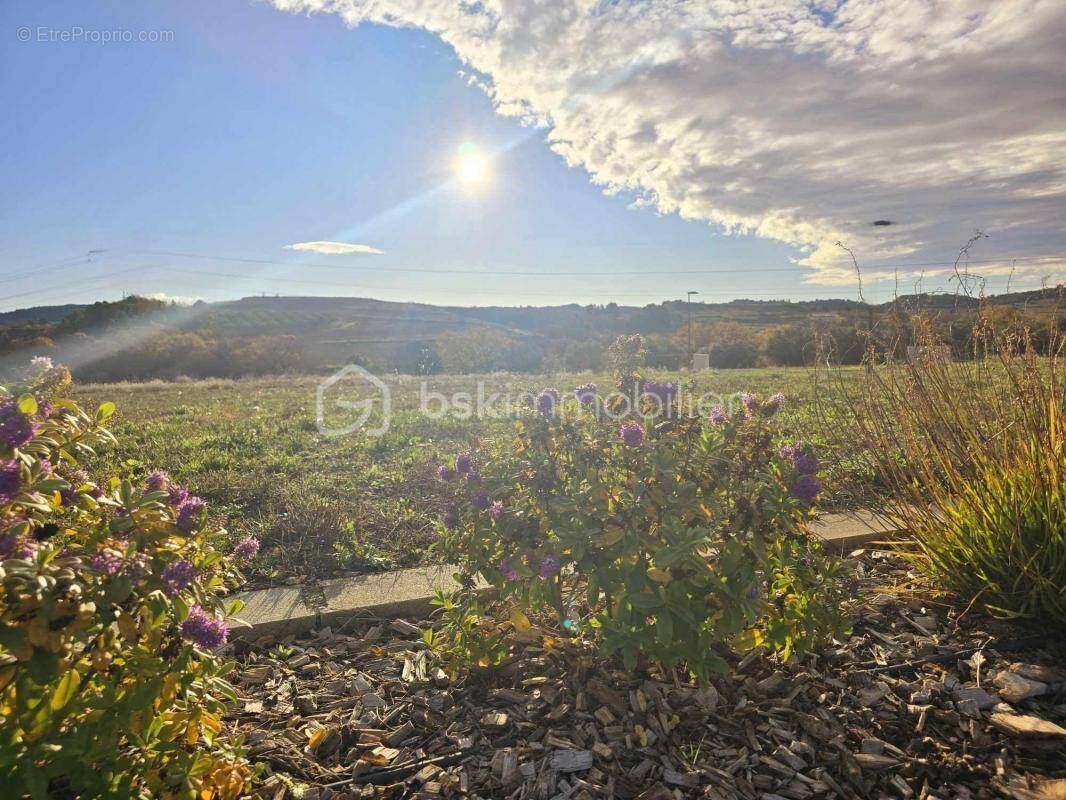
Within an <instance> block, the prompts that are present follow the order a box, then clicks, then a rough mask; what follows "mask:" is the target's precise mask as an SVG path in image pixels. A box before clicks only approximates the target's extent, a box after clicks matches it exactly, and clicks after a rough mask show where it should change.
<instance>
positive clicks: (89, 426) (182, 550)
mask: <svg viewBox="0 0 1066 800" xmlns="http://www.w3.org/2000/svg"><path fill="white" fill-rule="evenodd" d="M19 383H20V384H21V385H18V386H12V385H11V384H9V388H10V389H12V391H7V390H4V391H2V392H0V408H3V409H4V411H3V412H2V413H0V416H2V417H3V420H4V422H3V425H4V426H5V427H4V431H5V437H4V441H3V442H2V443H0V742H2V745H0V781H2V782H3V785H4V787H5V789H4V792H3V794H4V796H5V797H8V796H10V797H31V798H35V799H36V798H53V797H54V798H68V797H69V798H73V797H79V798H104V797H107V798H112V797H135V798H179V797H180V798H237V797H241V796H244V795H245V794H246V789H247V787H248V785H249V782H250V779H251V775H252V772H251V769H250V767H249V764H248V762H247V761H246V760H245V759H244V758H243V756H242V754H241V742H240V740H239V739H234V740H230V739H228V738H227V737H226V736H225V735H224V731H223V729H222V711H223V702H224V701H225V700H226V699H227V698H234V693H233V690H232V688H231V687H230V686H229V684H228V683H227V682H226V680H225V676H226V675H227V673H229V672H230V670H231V669H232V667H233V664H232V663H229V662H226V661H224V660H223V659H222V658H220V657H219V656H218V655H217V654H216V650H217V649H218V647H219V646H221V645H222V644H223V643H224V642H225V641H226V636H227V632H228V624H227V622H226V617H228V616H229V615H231V614H233V613H236V612H237V611H238V610H239V604H238V603H232V604H228V605H227V604H226V603H225V602H224V601H223V599H222V595H223V593H224V590H225V588H226V587H227V586H231V585H234V584H235V583H236V582H237V581H238V579H239V576H238V574H237V572H236V571H235V568H234V567H233V566H231V565H230V562H229V560H228V559H227V558H226V557H224V556H223V554H222V553H220V552H218V551H217V550H215V548H214V547H213V546H212V545H211V543H210V542H211V539H213V538H214V535H215V534H216V533H217V532H216V531H210V530H209V528H208V526H207V521H206V517H207V514H206V509H205V507H204V504H203V501H202V500H200V499H199V498H192V497H189V495H188V492H187V491H185V490H183V489H182V488H181V487H177V486H175V485H174V484H172V483H171V481H170V479H169V478H168V477H167V476H166V475H165V474H163V473H161V472H153V473H152V474H151V475H149V476H147V480H146V481H145V483H144V484H143V485H137V484H135V483H134V482H132V481H130V480H120V479H118V478H112V479H110V480H108V481H106V482H103V483H101V484H99V485H98V484H96V483H93V482H92V481H91V480H90V479H89V477H88V476H87V474H86V473H85V472H84V471H82V470H81V469H79V468H78V463H79V461H82V460H85V459H87V458H90V457H92V456H93V454H94V448H95V447H99V446H100V445H109V444H113V443H114V439H113V437H112V436H111V434H110V433H109V432H108V431H107V430H106V429H105V428H104V427H103V425H104V423H105V422H106V421H107V419H108V418H109V417H110V416H111V414H112V413H113V411H114V407H113V406H112V405H111V404H109V403H107V404H104V405H103V406H101V407H100V408H99V409H98V410H97V411H96V413H95V414H93V415H90V414H88V413H86V412H85V411H83V410H82V409H81V408H80V407H79V406H78V405H77V404H75V403H74V402H72V401H70V400H69V399H66V398H65V397H64V396H63V393H64V390H65V389H66V388H67V387H68V386H69V373H67V371H66V370H65V369H64V368H63V367H58V366H53V365H51V364H50V363H41V362H36V363H35V364H34V367H33V369H31V370H30V371H29V372H28V373H27V374H25V375H22V376H20V380H19ZM27 431H32V435H31V436H29V437H28V438H27V436H26V432H27ZM240 554H241V556H243V557H253V556H254V555H255V552H254V548H253V547H252V546H251V545H250V544H247V543H245V544H243V546H241V547H240Z"/></svg>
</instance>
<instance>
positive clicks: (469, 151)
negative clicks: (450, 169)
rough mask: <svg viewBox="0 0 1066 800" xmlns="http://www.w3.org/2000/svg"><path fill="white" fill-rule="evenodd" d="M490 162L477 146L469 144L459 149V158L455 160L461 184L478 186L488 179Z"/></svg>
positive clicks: (456, 171)
mask: <svg viewBox="0 0 1066 800" xmlns="http://www.w3.org/2000/svg"><path fill="white" fill-rule="evenodd" d="M488 171H489V162H488V159H486V158H485V156H483V155H482V154H481V153H479V152H478V149H477V146H476V145H474V144H473V143H471V142H467V143H466V144H464V145H463V146H462V147H460V148H459V157H458V158H457V159H456V160H455V174H456V176H457V177H458V178H459V180H460V182H462V183H464V184H466V185H467V186H477V185H479V184H481V183H484V182H485V179H486V178H487V177H488Z"/></svg>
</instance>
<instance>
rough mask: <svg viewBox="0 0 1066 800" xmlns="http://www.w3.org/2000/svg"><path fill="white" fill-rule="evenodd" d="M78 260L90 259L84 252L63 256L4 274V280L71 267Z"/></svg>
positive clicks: (87, 260) (89, 261) (34, 275)
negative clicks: (60, 259)
mask: <svg viewBox="0 0 1066 800" xmlns="http://www.w3.org/2000/svg"><path fill="white" fill-rule="evenodd" d="M90 252H96V253H100V252H103V251H101V250H96V251H90ZM79 262H85V263H91V260H90V258H89V254H88V253H85V254H83V255H80V256H71V257H70V258H64V259H63V260H62V261H56V262H54V263H52V264H44V265H40V266H36V267H34V268H33V269H31V270H27V271H25V272H16V273H14V274H13V275H5V276H4V281H6V282H12V283H13V282H14V281H17V280H18V279H19V278H33V277H36V276H37V275H40V274H41V273H42V272H52V271H54V270H57V269H65V268H66V267H72V266H74V265H75V264H77V263H79Z"/></svg>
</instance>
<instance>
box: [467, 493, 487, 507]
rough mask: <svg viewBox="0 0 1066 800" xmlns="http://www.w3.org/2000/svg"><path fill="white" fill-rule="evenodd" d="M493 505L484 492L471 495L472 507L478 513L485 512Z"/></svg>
mask: <svg viewBox="0 0 1066 800" xmlns="http://www.w3.org/2000/svg"><path fill="white" fill-rule="evenodd" d="M491 504H492V501H491V500H489V496H488V495H487V494H485V493H484V492H474V493H473V494H472V495H470V505H471V506H473V507H474V509H475V510H477V511H484V510H485V509H486V508H488V507H489V506H490V505H491Z"/></svg>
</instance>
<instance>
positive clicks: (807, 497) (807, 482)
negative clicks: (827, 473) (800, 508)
mask: <svg viewBox="0 0 1066 800" xmlns="http://www.w3.org/2000/svg"><path fill="white" fill-rule="evenodd" d="M821 491H822V482H821V481H820V480H818V478H816V477H815V476H814V475H801V476H800V478H799V480H797V481H796V482H795V483H794V484H792V489H791V490H789V494H790V495H792V496H793V497H795V498H796V499H797V500H799V501H800V502H802V503H804V504H806V505H810V504H811V503H813V502H814V499H815V498H816V497H817V496H818V495H819V493H820V492H821Z"/></svg>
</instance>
